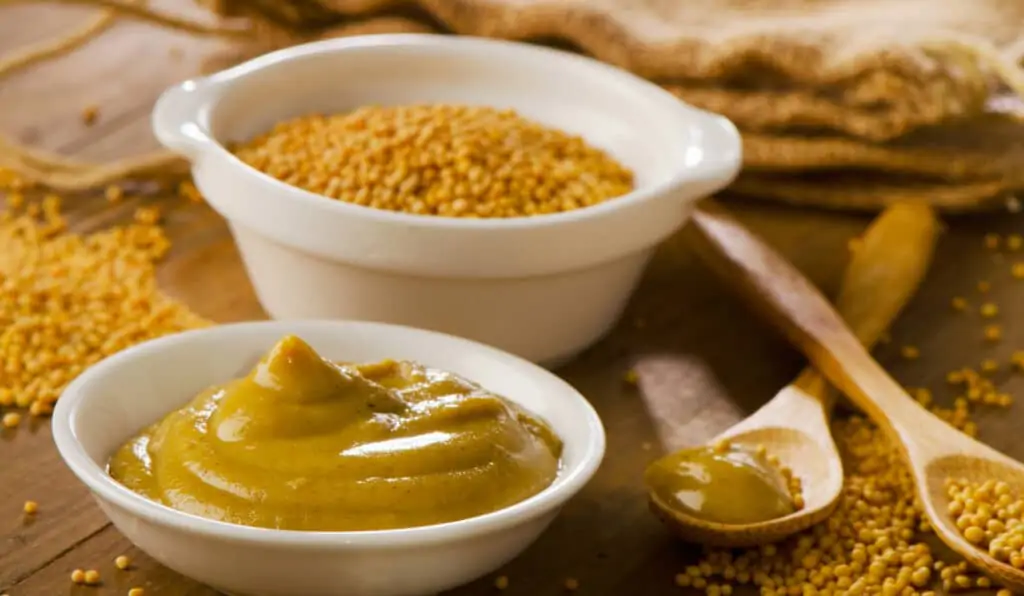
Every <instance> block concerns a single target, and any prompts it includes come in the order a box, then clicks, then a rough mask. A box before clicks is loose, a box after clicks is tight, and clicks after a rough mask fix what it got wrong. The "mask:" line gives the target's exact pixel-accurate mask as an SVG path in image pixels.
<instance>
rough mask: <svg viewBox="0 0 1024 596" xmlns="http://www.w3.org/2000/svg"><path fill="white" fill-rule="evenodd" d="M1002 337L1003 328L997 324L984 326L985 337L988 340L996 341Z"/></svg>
mask: <svg viewBox="0 0 1024 596" xmlns="http://www.w3.org/2000/svg"><path fill="white" fill-rule="evenodd" d="M1002 338H1003V329H1002V327H1000V326H999V325H988V326H987V327H985V339H986V340H987V341H990V342H997V341H999V340H1000V339H1002Z"/></svg>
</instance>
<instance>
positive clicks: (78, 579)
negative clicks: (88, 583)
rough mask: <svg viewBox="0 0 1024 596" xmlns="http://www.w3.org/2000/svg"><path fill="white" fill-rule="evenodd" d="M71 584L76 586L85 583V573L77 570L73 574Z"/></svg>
mask: <svg viewBox="0 0 1024 596" xmlns="http://www.w3.org/2000/svg"><path fill="white" fill-rule="evenodd" d="M71 582H72V583H76V584H84V583H85V571H83V570H81V569H75V570H74V571H72V572H71Z"/></svg>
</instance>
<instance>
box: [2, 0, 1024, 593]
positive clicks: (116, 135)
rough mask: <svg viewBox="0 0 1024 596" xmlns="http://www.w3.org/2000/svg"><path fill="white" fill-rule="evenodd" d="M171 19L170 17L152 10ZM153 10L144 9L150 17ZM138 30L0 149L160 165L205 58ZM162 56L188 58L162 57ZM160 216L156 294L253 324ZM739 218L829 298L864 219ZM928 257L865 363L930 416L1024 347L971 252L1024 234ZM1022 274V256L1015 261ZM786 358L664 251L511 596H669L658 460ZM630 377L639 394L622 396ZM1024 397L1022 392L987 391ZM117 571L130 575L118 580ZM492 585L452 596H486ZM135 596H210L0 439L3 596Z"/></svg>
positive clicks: (80, 60)
mask: <svg viewBox="0 0 1024 596" xmlns="http://www.w3.org/2000/svg"><path fill="white" fill-rule="evenodd" d="M167 2H170V3H172V4H173V0H167ZM167 2H165V3H157V5H158V6H160V5H161V4H167ZM86 14H87V13H86V12H85V11H82V10H78V9H76V8H68V7H51V6H33V5H29V6H16V7H13V8H2V9H0V53H2V52H5V51H8V50H10V49H11V48H12V47H15V46H17V45H20V44H24V43H28V42H32V41H37V40H40V39H43V38H45V37H47V36H49V35H52V34H53V33H54V32H56V31H59V30H60V29H61V27H64V28H67V27H73V26H74V23H75V22H77V20H78V19H80V18H82V17H83V16H84V15H86ZM190 43H191V45H188V46H186V45H185V44H184V43H183V38H181V37H179V36H176V35H172V34H168V33H165V32H161V31H157V30H154V29H151V28H148V27H147V26H145V25H142V24H138V23H133V24H119V25H117V26H116V27H115V28H114V29H113V30H111V31H110V32H109V33H108V34H107V36H106V37H104V38H103V40H98V41H97V42H95V43H93V44H90V45H89V46H87V47H86V48H84V49H83V50H82V51H81V52H80V53H79V54H75V55H74V56H68V57H66V58H64V59H62V60H60V61H58V62H55V63H53V64H47V65H45V66H41V67H39V68H33V69H31V70H27V71H25V72H22V73H19V74H18V75H16V76H13V77H11V78H9V79H5V80H3V81H0V132H2V133H3V134H5V135H9V136H12V137H14V138H18V139H20V140H23V141H31V142H33V143H37V144H38V145H40V146H43V147H47V148H50V149H54V150H62V151H64V152H66V153H67V154H69V155H76V156H83V157H88V158H106V157H114V156H120V155H128V154H130V153H132V152H141V151H146V150H149V149H152V148H155V147H156V144H155V141H154V140H153V139H152V137H151V136H150V134H149V123H148V111H149V109H150V106H151V103H152V100H153V99H154V98H155V97H156V95H157V94H158V93H159V92H160V90H161V89H163V88H164V87H165V86H167V85H169V84H171V83H173V82H175V81H176V80H179V79H181V78H184V77H187V76H189V75H191V74H193V73H194V71H193V70H192V69H193V68H195V69H198V64H199V63H200V62H201V58H202V55H203V54H204V53H205V52H206V51H207V48H206V47H205V46H204V45H203V44H195V43H194V42H190ZM172 46H177V47H180V48H184V49H185V53H184V55H183V56H182V57H180V58H178V59H175V58H173V57H171V55H170V54H169V52H168V50H169V48H171V47H172ZM90 103H98V104H99V105H100V118H99V120H98V122H97V123H96V124H95V125H94V126H92V127H86V126H84V125H83V124H82V123H81V121H80V119H79V114H80V111H81V109H82V107H84V106H85V105H87V104H90ZM146 200H147V201H151V200H152V201H157V202H160V203H161V204H163V205H164V206H165V208H166V210H167V226H168V232H169V234H170V236H171V237H172V238H173V239H174V241H175V245H174V248H173V249H172V252H171V254H170V256H169V258H168V259H167V261H166V262H165V263H163V264H162V265H161V269H160V280H161V282H162V283H163V285H164V287H165V289H166V290H167V291H168V292H169V293H171V294H173V295H174V296H176V297H178V298H181V299H183V300H185V301H186V302H188V303H189V304H190V305H192V307H193V308H194V309H196V310H197V311H198V312H199V313H200V314H202V315H204V316H207V317H210V318H213V319H215V320H218V321H235V320H242V319H251V318H258V317H260V316H262V311H261V309H260V307H259V305H258V303H257V302H256V301H255V299H254V297H253V295H252V291H251V288H250V286H249V284H248V281H247V280H246V277H245V272H244V270H243V268H242V266H241V263H240V261H239V260H238V255H237V253H236V251H235V249H234V245H233V244H232V242H231V239H230V237H229V235H228V233H227V229H226V227H225V226H224V224H223V222H222V221H221V220H220V218H219V217H218V216H217V215H216V214H214V213H213V212H211V211H210V210H209V209H208V208H207V207H205V206H203V205H195V204H190V203H187V202H184V201H183V200H181V199H179V198H176V197H169V196H168V197H158V198H155V199H146ZM136 203H137V201H136V200H132V201H128V202H126V203H125V204H123V205H119V206H117V207H111V206H109V205H108V204H107V203H106V202H105V201H104V200H103V199H102V197H98V196H81V197H69V198H68V199H67V200H66V205H67V209H68V211H69V215H70V218H71V219H72V222H73V227H74V228H75V229H78V230H90V229H98V228H101V227H104V226H107V225H110V224H111V223H114V222H116V221H122V220H124V219H127V218H128V217H130V214H131V212H132V207H133V205H134V204H136ZM734 207H735V208H736V209H737V211H738V216H739V218H740V219H741V220H742V221H743V222H744V223H746V224H747V225H749V226H750V227H751V228H753V229H754V230H755V231H756V232H757V233H759V234H761V235H762V236H763V237H764V238H765V239H766V240H767V241H768V242H769V243H770V244H772V245H773V246H775V247H777V248H778V249H779V250H780V251H782V252H783V254H785V255H786V256H787V257H788V258H789V259H790V260H791V261H792V262H793V263H794V264H795V265H796V266H797V267H798V268H800V269H801V270H802V271H803V272H805V273H806V274H807V275H808V276H810V278H811V279H812V281H814V282H815V283H816V284H818V285H819V286H820V287H821V288H823V289H824V290H825V291H826V292H827V293H831V292H833V291H834V290H835V289H836V287H837V284H838V282H839V278H840V276H841V274H842V270H843V264H844V263H845V258H846V243H847V241H848V240H849V238H851V237H852V236H854V235H856V234H859V233H860V232H861V231H862V230H863V228H864V226H865V224H866V222H867V220H866V219H865V218H863V217H860V216H848V215H842V214H834V213H820V212H813V211H806V212H805V211H796V210H792V209H784V208H776V207H768V206H763V205H753V204H744V205H741V204H734ZM948 223H949V231H948V233H946V234H945V235H944V237H943V238H942V239H941V241H940V245H939V247H938V252H937V256H936V260H935V266H934V267H933V269H932V271H931V273H930V274H929V276H928V279H927V281H926V283H925V286H924V288H923V290H922V292H921V294H920V295H919V296H918V297H917V298H916V299H915V300H914V301H913V302H912V303H911V305H910V307H909V308H908V309H907V311H906V312H905V314H904V316H903V317H901V319H900V321H899V322H898V324H897V325H896V326H895V328H894V330H893V336H894V337H895V338H896V340H895V341H894V342H893V343H892V344H889V345H885V346H882V347H881V348H880V349H879V350H878V351H877V352H876V353H877V354H878V355H879V358H880V359H881V361H882V362H883V363H884V364H886V365H887V367H888V368H889V369H890V370H891V371H892V372H893V373H894V374H895V375H896V377H897V378H898V379H899V380H900V381H902V382H903V383H905V384H907V385H910V386H929V387H931V388H932V389H933V390H934V391H935V393H936V397H937V399H938V400H939V401H943V400H946V401H948V400H951V399H952V398H953V393H952V392H951V390H948V389H946V387H945V382H944V376H945V373H946V371H948V370H949V369H951V368H953V367H959V366H965V365H972V366H976V365H977V364H978V362H979V361H980V360H981V359H983V358H987V357H990V356H999V357H1000V358H1001V360H1003V361H1005V360H1006V357H1007V356H1008V355H1009V353H1010V351H1011V350H1012V349H1013V348H1017V349H1020V348H1022V347H1024V325H1022V324H1020V323H1018V321H1021V320H1024V318H1022V317H1024V300H1021V297H1022V296H1024V281H1015V280H1012V279H1011V278H1010V274H1009V268H1010V262H1011V261H1012V260H1013V257H1011V255H1002V254H993V253H991V252H988V251H986V250H985V249H984V248H983V246H982V236H983V234H984V233H985V232H988V231H1001V232H1004V233H1005V232H1009V231H1016V232H1024V220H1022V219H1021V218H1020V217H1016V216H1013V217H1011V216H1006V215H998V216H992V217H988V218H962V219H956V220H951V221H949V222H948ZM1016 259H1018V260H1024V253H1019V254H1018V255H1016ZM982 279H987V280H989V281H991V283H992V287H993V289H992V291H991V292H990V294H989V295H988V296H987V297H986V299H989V300H991V301H993V302H996V303H998V304H999V305H1000V307H1001V309H1002V313H1003V314H1002V315H1001V317H1000V319H1001V322H1002V323H1003V325H1004V334H1005V339H1004V341H1003V342H1002V343H1001V344H999V345H997V346H989V345H987V344H985V343H984V342H983V340H982V337H981V334H982V331H981V329H982V322H981V321H980V319H979V318H978V316H977V315H976V314H971V313H959V314H958V313H953V312H952V310H951V309H950V307H949V301H950V298H951V297H952V296H954V295H962V296H965V297H967V298H968V299H969V300H970V301H971V302H972V304H973V305H974V306H975V307H976V306H977V304H979V302H980V299H981V296H980V295H979V294H978V293H977V291H976V290H975V286H976V283H977V282H978V281H979V280H982ZM903 342H906V343H912V344H915V345H917V346H919V347H920V349H921V353H922V357H921V358H920V359H919V360H917V361H914V362H906V361H902V360H901V359H900V358H899V357H898V347H899V345H900V344H901V343H903ZM801 364H802V361H801V359H800V358H799V357H798V356H797V355H796V354H795V352H793V351H792V350H791V349H790V348H788V347H787V346H786V345H785V344H784V343H783V342H782V341H781V340H780V339H779V338H778V337H777V336H776V335H775V334H774V333H772V332H771V331H770V330H768V329H767V328H766V327H764V326H763V325H762V324H761V323H759V322H758V321H757V319H755V318H754V317H752V316H751V315H749V314H747V312H746V310H745V308H744V307H743V306H742V304H741V303H740V302H738V301H737V300H735V299H733V298H732V297H731V296H730V294H729V293H728V292H727V291H726V290H725V289H724V288H723V287H722V286H721V285H720V284H719V283H718V282H717V281H716V280H715V278H714V277H713V276H712V275H711V274H710V273H708V272H707V271H705V270H704V268H703V267H702V266H701V265H700V264H699V263H698V262H697V260H696V257H695V256H694V255H693V254H692V253H691V252H690V250H689V248H688V247H687V245H686V243H685V242H684V241H683V239H682V238H681V237H676V238H673V239H671V240H670V241H669V242H667V243H666V244H665V246H664V247H663V248H662V249H661V250H660V251H659V254H658V256H657V258H656V259H655V260H654V262H653V263H652V265H651V267H650V269H649V271H648V273H647V275H646V277H645V279H644V281H643V284H642V287H641V289H640V291H639V292H638V294H637V296H636V298H635V299H634V300H633V302H632V303H631V304H630V306H629V309H628V312H627V313H626V315H625V316H624V318H623V320H622V323H621V324H620V325H619V326H618V327H617V328H616V329H615V330H614V331H613V332H612V333H611V334H610V335H609V337H607V338H606V339H605V340H604V341H602V342H601V343H599V344H598V345H597V346H595V347H594V348H593V349H591V350H589V351H588V352H587V353H585V354H584V355H582V356H581V357H580V358H579V359H577V360H576V361H574V362H573V363H571V364H569V365H568V366H566V367H564V368H563V369H561V370H559V371H558V372H559V374H560V375H561V376H563V377H564V378H565V379H567V380H568V381H569V382H570V383H572V384H573V385H574V386H575V387H577V388H578V389H579V390H580V391H582V392H583V393H584V394H585V395H587V396H588V397H589V398H590V399H591V400H592V402H593V403H594V405H595V407H596V408H597V409H598V412H599V413H600V415H601V417H602V419H603V420H604V423H605V426H606V428H607V430H608V435H609V436H608V457H607V459H606V461H605V463H604V465H603V466H602V468H601V470H600V472H599V473H598V474H597V476H596V477H595V478H594V480H593V481H592V482H591V483H590V484H589V485H588V486H587V488H586V489H585V490H584V491H583V493H582V494H581V495H580V496H579V497H578V498H577V499H574V500H573V501H572V502H571V503H570V504H569V505H568V506H567V507H566V509H565V511H564V514H563V515H562V516H561V517H560V518H559V519H558V520H557V521H556V522H555V524H554V525H553V526H552V527H551V529H550V531H548V532H547V533H546V534H545V535H544V536H543V537H542V538H541V540H540V541H539V542H538V543H537V544H536V545H534V546H533V547H532V548H531V549H530V550H529V551H527V552H526V553H525V554H524V555H523V556H522V557H520V558H519V559H517V560H516V561H514V562H512V563H511V564H510V565H509V566H508V567H507V568H506V569H504V570H503V571H502V572H501V573H503V574H505V575H507V576H508V577H509V578H510V584H509V588H508V589H507V590H506V591H505V592H504V593H505V594H509V595H513V596H515V595H522V596H545V595H555V594H562V593H564V589H563V582H564V580H565V578H567V577H574V578H577V579H578V580H579V582H580V589H579V590H578V593H579V594H588V595H591V594H593V595H607V596H618V595H621V594H629V593H635V594H643V595H651V596H658V595H660V594H676V593H678V592H679V590H678V588H676V587H675V586H674V584H673V576H674V574H675V573H676V572H678V571H680V570H681V569H682V568H683V566H684V565H686V564H687V563H688V561H690V560H691V557H692V556H693V555H694V554H695V552H696V551H695V550H694V549H693V548H691V547H687V546H682V545H678V544H677V543H675V542H674V541H673V539H672V538H671V537H669V535H668V534H667V532H666V531H665V530H664V529H663V528H662V526H661V525H660V523H659V522H658V521H657V520H655V519H654V518H653V517H652V516H651V515H650V514H649V512H648V511H647V504H646V497H645V494H644V490H643V487H642V483H641V475H642V472H643V469H644V467H645V466H646V464H647V463H648V462H649V461H650V460H652V459H653V458H654V457H656V456H657V455H658V454H660V453H661V452H662V450H667V449H674V448H677V447H681V446H685V445H692V444H695V443H698V442H702V441H704V440H706V439H708V438H709V437H711V436H714V435H715V434H717V433H718V432H720V431H721V430H723V429H724V428H726V427H727V426H729V425H730V424H732V423H734V422H736V421H737V420H739V419H740V418H742V417H743V416H745V415H746V414H749V413H751V412H753V411H754V410H755V409H756V408H757V407H759V406H760V405H761V404H763V403H764V402H765V400H767V399H768V398H770V397H771V396H773V395H774V394H775V393H776V392H777V391H778V390H779V389H780V388H781V387H783V386H784V385H785V384H786V383H788V382H789V381H790V380H791V379H792V376H793V375H794V374H795V373H796V372H797V371H798V369H799V367H800V366H801ZM630 367H635V369H636V370H637V372H638V373H639V383H638V385H637V386H635V387H634V386H630V385H627V384H626V383H624V382H623V380H622V376H623V373H624V372H625V371H626V370H627V369H628V368H630ZM995 378H996V379H997V381H998V382H999V384H1000V386H1001V387H1002V388H1004V389H1005V390H1007V391H1011V392H1016V393H1017V394H1018V395H1020V396H1022V398H1024V377H1022V376H1021V375H1013V374H1011V373H1009V372H1007V371H1005V370H1004V371H1002V372H1000V373H998V374H997V375H996V377H995ZM979 420H980V421H981V434H982V437H983V438H985V439H987V440H988V441H989V442H990V443H991V444H992V445H993V446H995V447H996V448H999V449H1003V450H1005V451H1006V452H1007V453H1009V454H1011V455H1014V456H1016V457H1022V456H1024V443H1021V442H1020V441H1019V440H1016V439H1015V437H1016V436H1017V435H1019V428H1020V425H1021V424H1022V423H1024V406H1017V407H1015V408H1014V409H1012V410H1011V413H1010V415H1005V414H1002V413H993V415H990V416H986V415H985V413H984V412H983V413H982V414H980V415H979ZM28 499H33V500H36V501H38V502H39V503H40V513H39V514H38V515H37V516H36V518H35V519H34V520H33V523H26V521H25V520H24V519H23V516H22V513H21V507H22V503H23V502H24V501H25V500H28ZM123 553H127V554H129V555H130V556H132V557H133V558H134V559H135V566H134V568H133V569H132V570H131V571H128V572H120V571H116V570H115V569H114V567H113V564H112V561H113V558H114V557H115V556H116V555H118V554H123ZM75 568H95V569H98V570H100V571H101V572H102V573H103V577H104V585H103V586H102V587H100V588H98V589H91V588H90V589H86V588H72V586H71V583H70V580H69V573H70V571H71V570H72V569H75ZM492 583H493V578H484V579H482V580H480V581H479V582H477V583H475V584H473V585H470V586H467V587H464V588H461V589H459V590H456V591H454V592H453V594H454V595H455V596H475V595H485V594H493V593H494V588H493V586H492ZM135 585H139V586H143V587H145V588H146V593H147V595H148V596H152V595H156V596H209V595H212V594H213V592H212V591H210V590H208V589H206V588H203V587H201V586H198V585H196V584H195V583H193V582H190V581H189V580H186V579H184V578H181V577H180V576H178V575H176V574H174V573H173V572H171V571H168V570H166V569H163V568H161V567H159V566H158V565H156V564H155V563H153V562H152V561H150V560H149V559H147V558H146V557H145V556H144V555H143V554H141V553H137V552H134V551H133V550H132V549H131V546H130V545H129V544H128V543H127V542H126V541H125V540H124V539H123V538H122V537H121V536H120V535H119V534H118V533H117V532H116V530H114V529H113V528H111V527H110V526H109V525H107V523H106V520H105V518H104V516H103V515H102V513H101V512H100V511H99V510H98V509H97V508H96V507H95V505H94V504H93V502H92V500H91V499H90V498H89V497H88V496H87V492H86V491H85V490H84V488H82V487H81V486H80V485H79V484H78V483H77V481H75V479H74V478H73V477H72V475H71V474H70V473H69V472H68V471H67V470H66V469H65V468H64V466H63V464H62V463H61V462H60V460H59V458H58V456H57V454H56V451H55V450H54V448H53V446H52V440H51V438H50V432H49V427H48V426H47V425H46V424H45V423H43V424H37V425H35V426H34V427H33V428H29V427H23V428H22V429H20V430H19V431H18V432H17V433H9V432H7V433H3V434H2V435H0V594H2V593H4V592H6V593H9V594H10V596H50V595H60V594H71V595H74V596H84V595H86V594H89V595H97V596H115V595H121V594H125V593H127V589H128V588H129V587H132V586H135Z"/></svg>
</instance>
